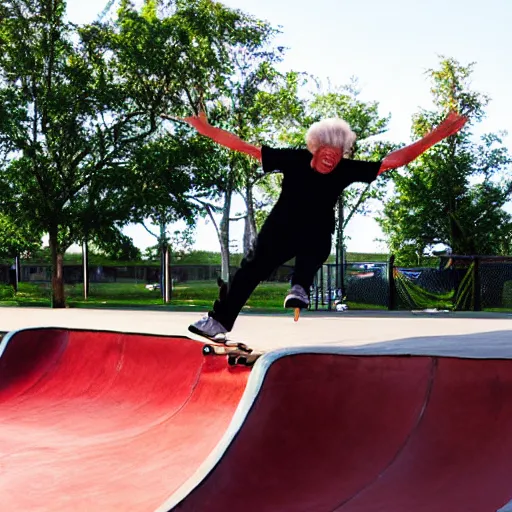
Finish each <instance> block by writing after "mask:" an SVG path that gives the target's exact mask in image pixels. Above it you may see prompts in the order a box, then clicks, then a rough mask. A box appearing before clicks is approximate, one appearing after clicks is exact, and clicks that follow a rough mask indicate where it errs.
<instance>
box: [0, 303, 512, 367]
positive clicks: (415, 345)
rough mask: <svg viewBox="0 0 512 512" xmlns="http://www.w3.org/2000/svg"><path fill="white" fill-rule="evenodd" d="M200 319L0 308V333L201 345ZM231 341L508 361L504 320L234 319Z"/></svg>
mask: <svg viewBox="0 0 512 512" xmlns="http://www.w3.org/2000/svg"><path fill="white" fill-rule="evenodd" d="M200 316H201V314H200V313H197V312H195V313H175V312H162V311H141V310H118V309H115V310H107V309H64V310H52V309H48V308H1V309H0V330H15V329H21V328H23V327H42V326H55V327H75V328H84V329H108V330H119V331H127V332H138V333H151V334H169V335H185V336H190V337H191V338H195V339H201V338H200V337H197V336H194V335H192V334H191V333H189V332H188V331H187V326H188V325H189V324H190V323H191V322H193V321H195V320H196V319H198V318H200ZM231 337H232V339H235V340H238V341H245V342H247V343H248V344H250V345H251V346H254V347H255V348H261V349H264V350H270V349H273V348H282V347H293V346H302V347H303V346H312V345H314V346H318V345H332V344H336V345H342V346H346V347H347V348H348V347H359V348H358V351H359V350H362V349H364V350H365V351H367V350H368V351H371V352H376V353H389V352H398V353H400V352H407V353H416V354H432V355H460V356H467V357H490V358H492V357H511V356H512V315H508V314H503V315H501V314H499V315H498V314H494V315H493V314H464V313H460V314H457V313H455V314H451V313H450V314H443V313H439V314H412V313H409V312H403V313H402V312H399V313H393V312H391V313H390V312H369V311H366V312H357V311H350V312H345V313H330V314H326V313H325V314H320V313H309V312H306V313H304V314H303V316H302V317H301V319H300V320H299V322H297V323H294V322H293V318H292V317H291V316H289V315H275V316H270V315H256V314H242V315H241V316H240V318H239V319H238V322H237V324H236V326H235V329H234V330H233V332H232V334H231ZM382 342H388V343H385V344H383V343H382Z"/></svg>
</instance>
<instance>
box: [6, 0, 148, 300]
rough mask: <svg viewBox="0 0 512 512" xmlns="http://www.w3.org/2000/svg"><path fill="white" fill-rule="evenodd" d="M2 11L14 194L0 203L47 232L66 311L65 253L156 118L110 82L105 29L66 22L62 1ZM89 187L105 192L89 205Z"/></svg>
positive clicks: (56, 293) (19, 3)
mask: <svg viewBox="0 0 512 512" xmlns="http://www.w3.org/2000/svg"><path fill="white" fill-rule="evenodd" d="M1 9H2V12H1V15H2V19H3V23H2V26H1V27H0V42H1V44H2V53H1V54H0V73H1V74H0V83H1V85H0V99H1V106H0V108H1V110H2V112H1V119H2V121H1V123H0V134H1V137H2V140H3V141H4V144H5V145H6V146H7V149H8V150H9V151H10V152H11V154H12V157H11V158H9V159H8V160H7V161H6V162H5V164H4V166H3V168H2V175H1V177H0V180H1V181H2V182H3V188H5V189H7V190H8V194H4V195H3V197H2V200H1V202H2V206H3V207H4V209H5V211H7V212H9V213H10V214H11V215H13V216H16V218H20V219H27V220H29V219H30V220H31V222H32V223H33V225H34V226H35V227H36V229H38V230H41V231H45V232H47V233H48V234H49V244H50V249H51V254H52V266H53V276H52V299H53V300H52V303H53V306H54V307H63V306H64V305H65V297H64V287H63V272H62V260H63V253H64V252H65V250H66V248H67V247H69V245H71V243H73V242H74V241H77V238H78V237H79V234H78V233H77V228H80V229H81V230H82V231H83V230H84V229H86V226H83V225H82V224H81V222H80V221H81V219H83V217H84V213H85V212H84V209H83V208H86V207H88V206H90V205H91V204H93V203H94V202H95V201H96V202H101V201H102V199H103V198H104V196H105V185H107V182H106V180H105V175H104V174H103V173H104V171H105V169H107V168H110V169H115V168H116V167H117V166H118V164H119V161H120V160H122V158H123V157H124V156H125V154H126V152H127V151H129V149H130V145H131V144H132V143H133V142H134V141H135V140H136V139H138V138H139V137H145V136H146V135H147V134H149V133H151V132H152V131H154V130H155V126H156V119H157V112H156V111H155V110H154V108H153V109H152V106H151V105H149V106H146V108H145V109H143V108H141V105H140V104H136V102H135V101H133V95H130V94H128V92H130V91H129V87H127V84H126V83H123V82H120V81H118V82H114V81H113V80H112V76H113V70H112V64H111V59H109V58H107V57H106V55H105V54H104V53H102V51H101V49H100V46H99V45H98V41H99V40H102V39H103V37H104V35H105V34H104V32H102V31H101V30H100V28H99V27H86V28H82V29H76V27H74V26H72V25H71V24H70V23H66V22H65V21H64V11H65V2H63V1H62V0H38V1H35V2H28V1H25V0H12V1H9V2H4V3H3V4H2V7H1ZM107 189H108V186H107ZM90 190H95V191H101V192H99V195H98V196H97V197H96V198H95V201H88V200H83V196H85V195H87V194H88V191H90ZM77 199H79V200H77ZM96 211H97V212H102V211H103V209H102V208H98V209H97V210H96ZM111 213H112V210H111ZM118 215H121V212H119V210H118V211H117V214H116V217H117V220H121V219H122V217H119V216H118ZM110 220H111V219H110Z"/></svg>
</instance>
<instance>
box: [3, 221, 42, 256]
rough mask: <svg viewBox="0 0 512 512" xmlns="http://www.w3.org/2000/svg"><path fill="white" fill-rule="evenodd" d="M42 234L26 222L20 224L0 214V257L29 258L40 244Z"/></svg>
mask: <svg viewBox="0 0 512 512" xmlns="http://www.w3.org/2000/svg"><path fill="white" fill-rule="evenodd" d="M41 235H42V234H41V233H40V232H38V231H37V230H36V229H34V227H33V226H31V225H30V224H28V223H25V224H21V223H20V222H18V221H15V220H13V219H12V218H10V217H8V216H7V215H4V214H0V257H1V258H14V257H15V256H18V255H19V256H21V257H26V258H29V257H30V256H31V255H32V254H33V253H34V252H36V251H37V250H39V249H40V248H41V245H42V236H41Z"/></svg>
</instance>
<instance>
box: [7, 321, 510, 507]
mask: <svg viewBox="0 0 512 512" xmlns="http://www.w3.org/2000/svg"><path fill="white" fill-rule="evenodd" d="M460 338H464V337H460ZM401 341H402V343H403V342H404V340H401ZM461 341H463V340H461ZM2 346H3V347H4V353H3V355H2V356H1V358H0V418H1V423H0V461H1V462H0V463H1V464H2V478H1V479H0V492H1V495H2V505H3V506H5V509H6V510H9V511H18V510H20V511H21V510H29V509H30V510H41V511H42V510H45V511H46V510H47V511H63V510H102V511H128V510H133V511H148V512H149V511H154V510H155V509H157V510H158V511H159V512H163V511H170V510H177V511H178V510H179V511H198V512H220V511H236V512H238V511H240V512H242V511H243V512H246V511H247V512H256V511H258V512H266V511H269V512H270V511H272V512H274V511H275V512H288V511H290V512H291V511H293V512H306V511H314V512H333V511H337V510H340V511H351V512H355V511H358V512H359V511H360V512H373V511H375V512H376V511H385V512H391V511H392V512H405V511H407V512H410V511H415V512H423V511H425V512H426V511H429V512H430V511H432V510H436V511H441V512H443V511H446V512H448V511H450V512H451V511H464V512H469V511H471V512H473V511H474V512H493V511H496V510H498V509H500V507H505V504H506V503H507V502H508V501H509V500H510V499H511V497H512V484H511V483H510V478H509V475H510V474H511V472H512V457H511V454H512V361H510V360H507V359H485V360H483V359H476V358H475V359H463V358H457V357H449V356H446V357H438V356H429V355H413V356H410V355H368V354H362V353H360V352H361V350H359V351H358V352H359V353H356V351H354V352H353V353H351V350H350V349H349V350H347V349H341V348H336V347H328V348H324V349H319V348H301V349H291V350H287V351H285V350H280V351H275V352H272V353H268V354H266V355H265V356H263V357H262V358H260V360H259V361H258V362H257V363H256V365H255V366H254V368H253V370H252V372H251V374H250V378H249V379H248V380H247V378H248V375H249V372H248V371H247V370H246V369H245V368H231V367H228V365H227V364H226V361H225V359H224V358H220V357H208V358H204V357H203V356H202V353H201V347H202V344H201V343H198V342H195V341H192V340H189V339H186V338H165V337H156V336H144V335H133V334H123V333H106V332H92V331H70V330H63V329H39V330H27V331H20V332H18V333H14V334H13V335H9V336H7V337H6V338H5V339H4V342H3V345H2ZM375 350H378V347H376V348H375ZM244 390H245V392H244ZM242 394H243V396H242ZM503 510H507V508H503Z"/></svg>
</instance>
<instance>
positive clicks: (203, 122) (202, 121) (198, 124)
mask: <svg viewBox="0 0 512 512" xmlns="http://www.w3.org/2000/svg"><path fill="white" fill-rule="evenodd" d="M180 119H181V121H184V122H185V123H187V124H189V125H190V126H193V127H194V128H195V129H196V130H199V129H200V128H203V127H205V126H210V123H208V118H207V117H206V114H205V113H204V111H201V112H199V115H197V116H189V117H183V118H180Z"/></svg>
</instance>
